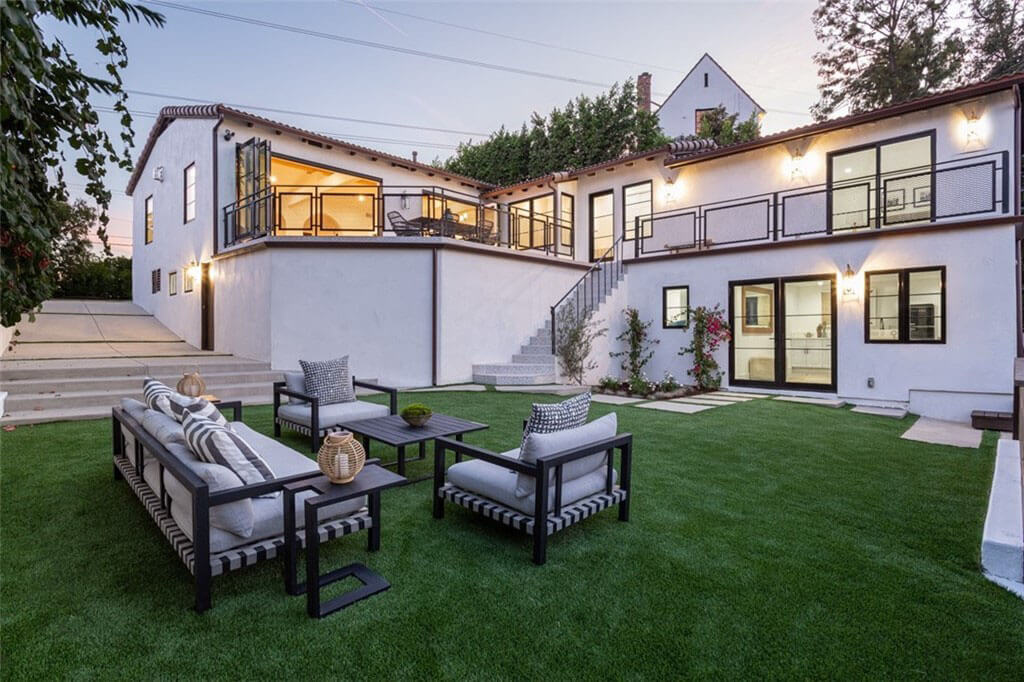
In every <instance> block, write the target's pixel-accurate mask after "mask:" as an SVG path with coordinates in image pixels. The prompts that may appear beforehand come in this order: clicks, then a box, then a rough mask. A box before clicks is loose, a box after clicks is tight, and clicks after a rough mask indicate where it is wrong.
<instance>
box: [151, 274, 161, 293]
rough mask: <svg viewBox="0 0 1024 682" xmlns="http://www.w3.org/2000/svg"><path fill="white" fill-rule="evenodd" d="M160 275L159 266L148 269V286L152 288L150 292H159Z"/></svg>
mask: <svg viewBox="0 0 1024 682" xmlns="http://www.w3.org/2000/svg"><path fill="white" fill-rule="evenodd" d="M162 276H163V275H162V273H161V272H160V268H156V269H154V270H150V271H149V280H150V287H151V290H152V291H151V293H152V294H154V295H155V294H159V293H160V280H161V277H162Z"/></svg>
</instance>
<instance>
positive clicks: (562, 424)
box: [519, 393, 590, 448]
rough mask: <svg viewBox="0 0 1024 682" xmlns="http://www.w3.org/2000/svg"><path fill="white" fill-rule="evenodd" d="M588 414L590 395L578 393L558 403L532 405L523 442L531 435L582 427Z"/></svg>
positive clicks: (523, 443)
mask: <svg viewBox="0 0 1024 682" xmlns="http://www.w3.org/2000/svg"><path fill="white" fill-rule="evenodd" d="M589 412H590V393H580V394H579V395H575V396H573V397H571V398H569V399H567V400H563V401H562V402H559V403H534V404H533V408H532V409H531V410H530V418H529V419H528V420H527V421H526V427H525V428H524V429H523V441H522V443H520V445H519V447H520V448H521V447H523V445H525V444H526V437H527V436H529V435H530V434H531V433H554V432H555V431H562V430H563V429H571V428H575V427H577V426H583V425H584V424H585V423H586V422H587V414H588V413H589Z"/></svg>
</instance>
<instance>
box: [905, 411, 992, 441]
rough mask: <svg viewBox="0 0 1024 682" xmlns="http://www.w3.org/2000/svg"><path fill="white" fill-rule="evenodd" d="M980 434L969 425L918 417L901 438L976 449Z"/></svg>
mask: <svg viewBox="0 0 1024 682" xmlns="http://www.w3.org/2000/svg"><path fill="white" fill-rule="evenodd" d="M981 435H982V432H981V431H980V430H978V429H975V428H973V427H972V426H971V425H970V424H961V423H960V422H947V421H943V420H941V419H931V418H929V417H920V418H919V419H918V420H917V421H916V422H914V425H913V426H911V427H910V428H909V429H907V430H906V431H905V432H904V433H903V435H902V436H900V437H901V438H903V439H905V440H916V441H920V442H922V443H934V444H936V445H952V446H954V447H958V448H977V447H978V446H980V445H981Z"/></svg>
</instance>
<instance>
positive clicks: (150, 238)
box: [145, 194, 155, 293]
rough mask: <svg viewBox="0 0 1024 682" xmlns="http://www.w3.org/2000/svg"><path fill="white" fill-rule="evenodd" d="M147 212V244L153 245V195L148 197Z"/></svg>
mask: <svg viewBox="0 0 1024 682" xmlns="http://www.w3.org/2000/svg"><path fill="white" fill-rule="evenodd" d="M145 211H146V214H145V215H146V217H145V220H146V243H147V244H152V243H153V195H152V194H150V195H149V196H148V197H146V203H145ZM154 293H155V292H154Z"/></svg>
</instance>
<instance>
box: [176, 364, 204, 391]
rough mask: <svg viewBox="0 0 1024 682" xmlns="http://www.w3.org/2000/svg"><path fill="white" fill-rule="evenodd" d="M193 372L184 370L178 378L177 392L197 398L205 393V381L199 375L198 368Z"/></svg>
mask: <svg viewBox="0 0 1024 682" xmlns="http://www.w3.org/2000/svg"><path fill="white" fill-rule="evenodd" d="M195 370H196V371H194V372H185V373H184V374H182V377H181V379H179V380H178V393H180V394H182V395H187V396H189V397H190V398H198V397H199V396H201V395H202V394H204V393H206V382H205V381H203V378H202V377H201V376H199V368H198V367H196V368H195Z"/></svg>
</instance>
